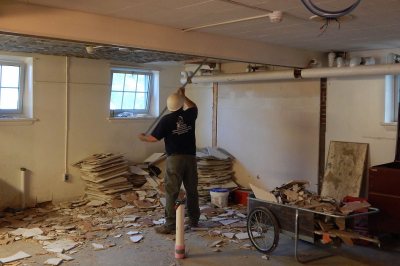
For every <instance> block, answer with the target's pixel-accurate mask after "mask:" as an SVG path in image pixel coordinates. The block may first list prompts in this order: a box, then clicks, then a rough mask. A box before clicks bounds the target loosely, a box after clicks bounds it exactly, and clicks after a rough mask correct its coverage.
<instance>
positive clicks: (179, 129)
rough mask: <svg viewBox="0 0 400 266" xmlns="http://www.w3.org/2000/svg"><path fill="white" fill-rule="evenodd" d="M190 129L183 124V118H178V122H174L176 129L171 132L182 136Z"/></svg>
mask: <svg viewBox="0 0 400 266" xmlns="http://www.w3.org/2000/svg"><path fill="white" fill-rule="evenodd" d="M191 129H192V127H191V126H188V125H186V124H185V121H183V117H182V116H179V117H178V121H177V122H176V129H175V130H172V134H178V135H182V134H185V133H187V132H189V130H191Z"/></svg>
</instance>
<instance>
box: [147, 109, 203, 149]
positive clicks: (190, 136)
mask: <svg viewBox="0 0 400 266" xmlns="http://www.w3.org/2000/svg"><path fill="white" fill-rule="evenodd" d="M196 118H197V107H192V108H189V109H187V110H185V111H184V110H183V109H182V108H181V109H179V110H177V111H175V112H172V113H170V114H167V115H165V116H164V117H163V118H161V120H160V122H159V123H158V124H157V126H156V127H155V128H154V130H153V132H152V133H151V135H152V136H153V137H155V138H156V139H158V140H161V139H164V142H165V151H166V153H167V154H168V155H171V154H191V155H195V154H196V137H195V122H196Z"/></svg>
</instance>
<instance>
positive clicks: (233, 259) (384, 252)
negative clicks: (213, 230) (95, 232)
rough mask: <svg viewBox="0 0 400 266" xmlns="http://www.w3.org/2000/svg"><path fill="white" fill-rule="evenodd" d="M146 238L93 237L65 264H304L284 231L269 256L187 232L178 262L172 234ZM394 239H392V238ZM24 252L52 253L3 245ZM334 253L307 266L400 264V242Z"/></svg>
mask: <svg viewBox="0 0 400 266" xmlns="http://www.w3.org/2000/svg"><path fill="white" fill-rule="evenodd" d="M127 231H129V230H128V229H121V232H120V233H126V232H127ZM142 232H143V233H144V239H143V240H142V241H141V242H140V243H132V242H130V241H129V238H128V236H127V235H124V236H122V237H121V238H113V237H112V236H109V237H108V238H107V239H104V240H103V241H107V242H113V243H115V244H116V245H115V246H114V247H110V248H107V249H105V250H99V251H95V250H93V247H92V246H91V243H92V242H98V241H92V242H88V243H85V244H84V245H82V246H80V247H78V248H76V249H75V250H77V251H78V252H77V253H75V254H73V255H71V256H72V257H74V260H73V261H69V262H63V263H62V265H85V266H90V265H96V266H97V265H99V266H101V265H119V266H123V265H141V266H144V265H149V266H153V265H159V266H172V265H181V266H197V265H208V266H214V265H215V266H221V265H232V266H233V265H243V266H244V265H301V264H300V263H298V262H296V260H295V258H294V241H293V240H292V239H291V238H290V237H288V236H285V235H283V234H281V235H280V241H279V244H278V247H277V248H276V250H275V251H274V252H273V253H272V254H271V255H270V257H269V260H267V259H264V258H262V255H263V254H261V253H259V252H258V251H256V250H254V249H243V248H241V246H242V245H243V244H245V243H250V242H249V241H242V242H240V243H239V244H237V243H232V242H231V243H227V244H225V245H224V246H222V247H221V248H220V249H221V252H214V251H213V249H214V248H211V247H209V245H210V244H211V243H213V242H214V241H216V240H218V239H220V238H217V237H210V236H208V235H204V234H206V232H187V233H186V235H185V236H186V237H185V238H186V251H187V258H185V259H183V260H176V259H175V258H174V241H173V239H172V236H170V235H166V236H164V235H158V234H155V233H154V230H153V228H148V229H145V230H142ZM392 242H393V241H392ZM324 249H325V248H322V249H321V248H320V247H318V246H315V245H311V244H308V243H305V242H300V246H299V251H300V252H301V253H302V254H305V253H307V254H312V253H315V252H321V251H322V250H324ZM20 250H23V251H25V252H27V253H29V254H31V255H33V256H32V258H28V259H25V260H22V261H21V262H22V263H21V264H20V265H43V262H44V261H46V259H48V258H50V257H52V256H50V255H49V254H44V253H45V250H43V249H42V246H41V245H40V244H38V243H37V242H35V241H29V240H24V241H17V242H14V243H13V244H11V245H7V246H2V247H1V248H0V257H5V256H10V255H12V254H14V253H16V252H17V251H20ZM326 250H327V251H329V252H330V253H332V254H334V256H331V257H328V258H325V259H322V260H318V261H314V262H310V263H308V264H307V265H400V262H399V258H400V256H399V255H400V241H399V240H398V239H397V240H396V241H395V243H390V244H389V245H387V246H386V247H383V248H381V249H379V248H377V247H374V246H368V247H364V246H353V247H348V246H344V245H342V246H341V247H340V248H332V247H329V248H328V249H326Z"/></svg>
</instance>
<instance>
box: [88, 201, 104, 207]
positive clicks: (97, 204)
mask: <svg viewBox="0 0 400 266" xmlns="http://www.w3.org/2000/svg"><path fill="white" fill-rule="evenodd" d="M104 204H106V202H105V201H102V200H92V201H90V202H89V203H88V204H86V206H90V207H100V206H102V205H104Z"/></svg>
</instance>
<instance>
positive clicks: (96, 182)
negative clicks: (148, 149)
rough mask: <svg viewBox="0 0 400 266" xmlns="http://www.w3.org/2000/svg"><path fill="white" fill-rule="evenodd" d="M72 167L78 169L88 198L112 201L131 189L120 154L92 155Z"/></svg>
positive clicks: (127, 172)
mask: <svg viewBox="0 0 400 266" xmlns="http://www.w3.org/2000/svg"><path fill="white" fill-rule="evenodd" d="M73 166H75V167H78V168H79V169H80V172H81V174H82V175H81V178H82V179H83V180H84V181H85V184H86V189H85V194H86V196H87V197H88V198H96V199H101V200H112V199H114V198H116V197H117V196H118V195H119V193H121V192H123V191H127V190H131V189H132V187H133V185H132V184H131V183H130V182H128V179H127V177H128V176H129V171H128V163H127V161H126V160H125V159H124V157H123V155H121V154H112V153H102V154H93V155H91V156H89V157H87V158H85V159H83V160H81V161H79V162H77V163H75V164H73Z"/></svg>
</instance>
